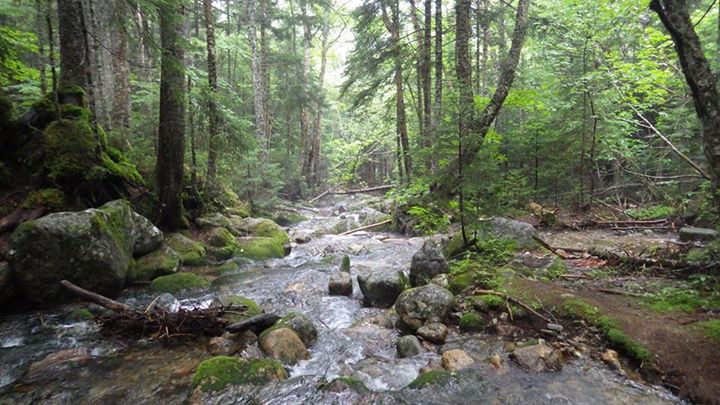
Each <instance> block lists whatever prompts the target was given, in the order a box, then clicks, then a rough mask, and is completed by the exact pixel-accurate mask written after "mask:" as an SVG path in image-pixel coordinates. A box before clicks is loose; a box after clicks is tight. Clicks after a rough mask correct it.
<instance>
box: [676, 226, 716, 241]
mask: <svg viewBox="0 0 720 405" xmlns="http://www.w3.org/2000/svg"><path fill="white" fill-rule="evenodd" d="M679 234H680V240H681V241H682V242H690V241H712V240H715V239H718V238H720V232H718V231H716V230H714V229H707V228H696V227H694V226H683V227H682V228H680V232H679Z"/></svg>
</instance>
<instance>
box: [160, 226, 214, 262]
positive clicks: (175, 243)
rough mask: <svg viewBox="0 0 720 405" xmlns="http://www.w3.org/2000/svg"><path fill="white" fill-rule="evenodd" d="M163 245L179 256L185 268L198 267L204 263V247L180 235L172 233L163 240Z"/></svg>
mask: <svg viewBox="0 0 720 405" xmlns="http://www.w3.org/2000/svg"><path fill="white" fill-rule="evenodd" d="M165 243H167V244H168V246H170V248H171V249H172V250H174V251H175V252H177V254H179V255H180V260H181V261H182V263H183V264H184V265H185V266H199V265H201V264H203V262H204V261H205V255H206V251H205V245H203V244H202V243H201V242H198V241H195V240H192V239H190V238H188V237H186V236H185V235H183V234H180V233H173V234H170V235H168V236H167V237H166V238H165Z"/></svg>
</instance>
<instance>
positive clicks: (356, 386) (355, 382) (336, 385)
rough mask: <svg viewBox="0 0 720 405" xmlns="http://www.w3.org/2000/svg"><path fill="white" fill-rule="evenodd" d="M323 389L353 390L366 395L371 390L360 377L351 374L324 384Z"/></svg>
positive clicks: (329, 390)
mask: <svg viewBox="0 0 720 405" xmlns="http://www.w3.org/2000/svg"><path fill="white" fill-rule="evenodd" d="M322 389H323V391H328V392H338V393H339V392H343V391H347V390H353V391H355V392H356V393H358V394H361V395H364V394H367V393H369V392H370V390H369V389H368V388H367V387H366V386H365V384H364V383H363V382H362V381H360V380H359V379H357V378H355V377H351V376H342V377H338V378H336V379H334V380H332V381H330V382H329V383H327V384H325V385H323V386H322Z"/></svg>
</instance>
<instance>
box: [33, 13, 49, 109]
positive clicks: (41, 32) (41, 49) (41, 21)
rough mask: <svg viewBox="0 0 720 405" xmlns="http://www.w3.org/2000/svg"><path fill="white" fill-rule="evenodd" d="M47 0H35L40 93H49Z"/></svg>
mask: <svg viewBox="0 0 720 405" xmlns="http://www.w3.org/2000/svg"><path fill="white" fill-rule="evenodd" d="M47 6H48V4H47V2H46V0H35V13H36V14H35V29H36V31H37V44H38V58H37V64H38V71H39V72H40V93H42V94H43V95H44V94H46V93H47V91H48V86H47V74H46V72H47V69H46V67H47V56H46V55H45V43H46V41H47V35H46V33H45V31H46V26H45V18H46V16H47V14H48V12H47Z"/></svg>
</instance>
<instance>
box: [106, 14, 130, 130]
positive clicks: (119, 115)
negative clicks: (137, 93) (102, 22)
mask: <svg viewBox="0 0 720 405" xmlns="http://www.w3.org/2000/svg"><path fill="white" fill-rule="evenodd" d="M127 8H128V6H127V3H126V2H124V1H118V2H115V17H116V21H117V22H116V23H115V24H116V27H115V29H114V30H113V35H112V37H113V44H112V47H113V49H114V50H115V55H114V56H113V65H112V70H113V76H114V83H113V84H114V86H113V105H112V113H111V116H110V122H111V123H112V127H113V128H115V129H120V130H122V131H123V132H127V131H128V130H129V129H130V111H131V108H130V63H129V61H128V59H129V54H128V53H129V50H128V49H129V48H128V34H127V30H126V28H125V27H124V26H123V25H122V24H123V23H122V22H124V21H125V20H126V19H127V15H128V9H127Z"/></svg>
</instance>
